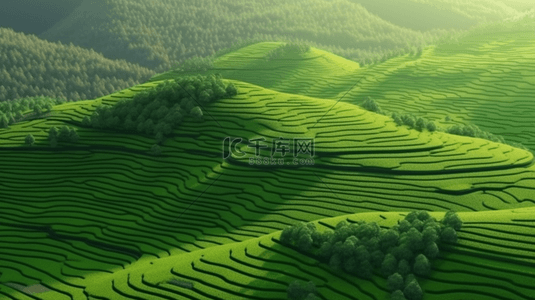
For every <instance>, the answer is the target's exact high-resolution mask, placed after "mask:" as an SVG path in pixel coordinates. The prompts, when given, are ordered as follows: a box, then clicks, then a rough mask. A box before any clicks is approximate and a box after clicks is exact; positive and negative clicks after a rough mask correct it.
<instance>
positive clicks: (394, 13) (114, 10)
mask: <svg viewBox="0 0 535 300" xmlns="http://www.w3.org/2000/svg"><path fill="white" fill-rule="evenodd" d="M533 5H534V4H532V3H527V2H524V1H522V0H513V1H504V0H476V1H471V2H469V3H468V2H459V1H454V0H433V1H429V0H396V1H389V0H376V1H375V0H374V1H371V0H330V1H326V0H296V1H291V2H289V1H282V0H255V1H247V0H232V1H231V0H218V1H215V0H188V1H186V0H176V1H165V0H153V1H150V2H149V1H144V0H113V1H112V0H74V1H70V0H69V1H68V0H59V1H55V0H42V1H37V2H36V1H30V0H17V1H15V0H6V1H5V2H3V6H2V11H1V12H0V27H4V28H13V29H14V30H15V32H16V33H15V32H13V31H9V30H2V31H1V32H0V41H2V45H0V47H2V48H1V49H2V52H3V53H2V55H0V62H1V63H2V67H0V80H2V83H3V84H2V86H3V88H2V89H0V101H3V100H8V99H14V98H17V97H27V96H36V95H43V96H50V97H56V98H63V99H67V100H78V99H91V98H95V97H100V96H103V95H105V94H108V93H111V92H112V91H115V90H118V89H123V88H125V87H127V86H132V85H134V84H138V83H141V82H143V81H144V80H146V79H148V78H149V77H150V75H152V74H154V72H162V71H166V70H168V69H170V68H172V67H173V66H174V65H176V64H177V63H180V62H183V61H184V60H186V59H189V58H192V57H196V56H200V57H206V56H210V55H213V54H214V53H216V52H217V51H218V50H221V49H227V48H228V47H231V46H233V45H244V44H246V43H247V42H253V41H255V42H257V41H270V40H271V41H273V40H276V41H305V42H306V43H308V44H310V45H311V46H315V47H317V48H320V49H325V50H327V51H329V52H332V53H334V54H338V55H340V56H343V57H345V58H348V59H351V60H354V61H357V62H359V63H360V64H361V65H368V64H373V63H376V62H380V61H384V60H386V59H387V58H391V57H394V56H397V55H400V54H403V53H407V52H412V53H417V52H419V51H418V49H419V48H422V47H423V46H425V45H429V44H436V43H437V42H439V41H440V40H442V39H444V38H445V37H448V36H451V35H454V36H455V35H456V33H457V32H458V31H460V30H465V29H468V28H470V27H471V26H473V25H476V24H480V23H482V22H492V21H496V20H501V19H504V18H510V17H512V16H515V15H517V14H519V12H522V11H525V10H527V9H530V8H532V7H533ZM31 33H33V34H37V35H38V38H37V37H35V36H32V37H28V36H26V35H25V34H31ZM43 40H48V41H49V42H45V41H43ZM57 42H61V43H62V44H70V43H72V44H73V45H74V46H65V45H62V44H58V43H57ZM75 46H77V47H75ZM80 47H81V48H80ZM83 48H85V49H91V51H85V50H83ZM15 52H16V53H19V54H14V53H15ZM114 60H126V61H128V62H130V64H128V63H126V62H124V61H122V62H119V61H114ZM139 66H142V67H139ZM108 69H109V70H108ZM60 70H61V71H60ZM97 75H98V76H97Z"/></svg>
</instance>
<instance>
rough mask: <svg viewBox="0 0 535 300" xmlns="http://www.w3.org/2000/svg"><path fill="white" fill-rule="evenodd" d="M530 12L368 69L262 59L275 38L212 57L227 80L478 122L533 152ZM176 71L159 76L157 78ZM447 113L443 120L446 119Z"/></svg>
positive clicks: (322, 56)
mask: <svg viewBox="0 0 535 300" xmlns="http://www.w3.org/2000/svg"><path fill="white" fill-rule="evenodd" d="M534 29H535V19H534V18H533V16H528V17H525V18H524V19H521V20H516V21H508V22H504V23H501V24H496V25H491V26H487V27H481V28H479V29H475V30H472V31H470V32H469V33H468V34H466V36H465V37H463V38H462V39H460V40H459V42H458V43H457V44H444V45H440V46H431V47H428V48H426V49H425V50H424V51H423V53H422V54H421V55H420V56H403V57H399V58H393V59H390V60H388V61H386V62H384V63H381V64H379V65H376V66H372V67H365V68H359V66H358V64H356V63H354V62H351V61H348V60H345V59H343V58H341V57H338V56H334V55H332V54H329V53H328V52H325V51H321V50H318V49H312V50H311V51H310V52H308V53H306V54H305V55H303V56H302V57H288V58H280V59H275V60H272V61H266V60H265V59H263V57H265V55H266V53H268V52H269V50H271V49H273V48H276V47H278V46H279V45H278V44H274V43H263V44H255V45H252V46H249V47H246V48H243V49H241V50H239V51H236V52H233V53H230V54H227V55H225V56H222V57H220V58H218V59H217V60H216V61H215V64H214V65H215V70H212V71H211V72H219V73H222V74H223V76H224V77H225V78H232V79H236V80H242V81H246V82H250V83H253V84H257V85H261V86H263V87H267V88H270V89H273V90H276V91H280V92H288V93H296V94H301V95H306V96H311V97H318V98H328V99H335V100H338V99H340V98H341V97H342V96H344V95H345V94H346V92H347V91H348V90H350V92H349V93H347V95H345V97H344V98H343V100H342V101H345V102H349V103H355V104H356V103H361V102H362V100H363V98H364V97H365V96H371V97H373V98H375V99H376V100H377V102H378V103H379V104H380V105H381V107H382V108H383V109H385V110H387V111H396V112H407V113H413V114H415V115H418V116H422V117H426V118H427V119H430V120H433V121H435V122H437V123H438V124H439V125H440V126H442V127H448V126H452V125H455V124H470V123H471V124H476V125H478V126H479V127H480V128H482V129H484V130H486V131H489V132H492V133H494V134H498V135H502V136H504V137H505V139H506V140H508V141H513V142H519V143H522V144H524V145H525V146H526V147H528V148H530V149H531V150H535V138H534V134H533V130H532V119H533V117H534V115H533V111H535V110H534V107H533V105H534V104H533V103H534V102H533V101H532V100H533V94H535V81H534V78H535V72H534V71H533V70H535V65H534V63H535V62H534V61H533V59H532V57H533V53H534V51H535V44H534V43H535V42H534V39H533V31H534ZM175 75H176V73H173V72H171V73H168V74H161V75H157V76H155V77H153V80H161V79H164V78H167V77H168V76H175ZM446 117H449V119H446Z"/></svg>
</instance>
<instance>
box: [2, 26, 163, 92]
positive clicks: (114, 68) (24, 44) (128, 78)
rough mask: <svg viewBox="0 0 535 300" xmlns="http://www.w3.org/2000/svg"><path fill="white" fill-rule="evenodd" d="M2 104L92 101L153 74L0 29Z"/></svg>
mask: <svg viewBox="0 0 535 300" xmlns="http://www.w3.org/2000/svg"><path fill="white" fill-rule="evenodd" d="M0 65H1V66H2V67H0V82H1V83H2V84H1V85H0V101H5V100H12V99H17V98H21V97H33V96H46V97H53V98H59V99H65V100H71V101H75V100H81V99H93V98H97V97H101V96H104V95H108V94H110V93H112V92H114V91H117V90H121V89H125V88H128V87H130V86H133V85H136V84H139V83H142V82H144V81H146V80H148V79H149V78H150V77H151V76H152V75H153V74H154V71H151V70H149V69H147V68H144V67H140V66H138V65H136V64H134V63H129V62H126V61H124V60H123V61H120V60H110V59H107V58H105V57H104V56H102V55H101V54H99V53H97V52H95V51H94V50H87V49H83V48H80V47H78V46H74V45H72V44H70V45H63V44H61V43H51V42H47V41H43V40H41V39H39V38H37V37H36V36H35V35H26V34H23V33H17V32H15V31H13V30H12V29H7V28H0Z"/></svg>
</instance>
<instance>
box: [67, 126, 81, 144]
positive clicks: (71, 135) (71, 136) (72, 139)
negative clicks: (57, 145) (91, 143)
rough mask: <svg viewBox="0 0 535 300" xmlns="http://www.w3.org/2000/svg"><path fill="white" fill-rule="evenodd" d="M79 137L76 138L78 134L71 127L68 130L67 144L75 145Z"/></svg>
mask: <svg viewBox="0 0 535 300" xmlns="http://www.w3.org/2000/svg"><path fill="white" fill-rule="evenodd" d="M79 138H80V136H78V133H77V132H76V129H74V128H73V127H70V128H69V142H71V143H77V142H78V139H79Z"/></svg>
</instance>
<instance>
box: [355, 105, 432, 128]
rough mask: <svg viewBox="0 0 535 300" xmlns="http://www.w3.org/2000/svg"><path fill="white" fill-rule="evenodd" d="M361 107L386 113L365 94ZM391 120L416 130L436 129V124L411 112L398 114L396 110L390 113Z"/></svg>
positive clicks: (382, 113)
mask: <svg viewBox="0 0 535 300" xmlns="http://www.w3.org/2000/svg"><path fill="white" fill-rule="evenodd" d="M360 106H361V107H362V108H364V109H366V110H368V111H371V112H375V113H378V114H381V115H386V113H385V112H384V111H383V110H382V109H381V107H380V106H379V104H377V102H376V101H375V100H374V99H373V98H371V97H369V96H366V97H365V98H364V102H362V104H361V105H360ZM391 117H392V120H394V122H395V123H396V124H397V125H398V126H401V125H407V126H408V127H410V128H413V129H416V130H418V131H423V130H424V129H427V130H428V131H429V132H433V131H437V130H438V128H437V125H436V124H435V122H433V121H428V120H426V119H424V118H422V117H415V116H413V115H412V114H398V113H396V112H394V113H392V115H391Z"/></svg>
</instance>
